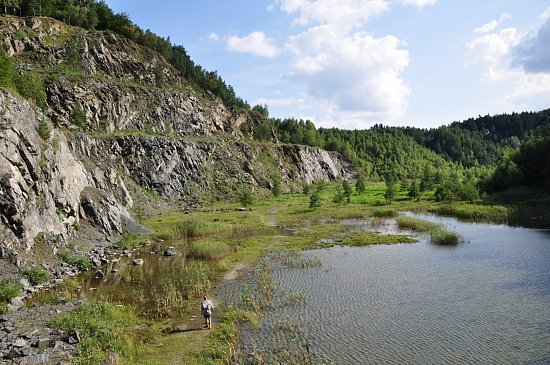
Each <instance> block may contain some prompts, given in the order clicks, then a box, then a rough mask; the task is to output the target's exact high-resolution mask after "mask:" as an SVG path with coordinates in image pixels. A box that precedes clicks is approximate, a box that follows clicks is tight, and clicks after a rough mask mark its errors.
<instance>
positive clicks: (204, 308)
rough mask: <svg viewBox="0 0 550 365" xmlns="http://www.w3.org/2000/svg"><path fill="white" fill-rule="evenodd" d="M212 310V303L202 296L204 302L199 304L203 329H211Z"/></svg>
mask: <svg viewBox="0 0 550 365" xmlns="http://www.w3.org/2000/svg"><path fill="white" fill-rule="evenodd" d="M213 310H214V304H212V301H211V300H210V299H208V298H207V297H206V295H205V296H204V300H203V302H202V304H201V313H202V315H203V316H204V327H205V328H208V329H212V311H213Z"/></svg>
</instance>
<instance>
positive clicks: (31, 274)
mask: <svg viewBox="0 0 550 365" xmlns="http://www.w3.org/2000/svg"><path fill="white" fill-rule="evenodd" d="M23 275H24V276H25V277H26V278H27V279H28V280H29V282H30V283H31V284H32V285H38V284H42V283H44V282H46V281H48V280H50V274H49V273H48V272H47V271H46V270H44V269H43V268H41V267H33V268H30V269H28V270H25V272H23Z"/></svg>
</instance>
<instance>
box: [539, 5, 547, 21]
mask: <svg viewBox="0 0 550 365" xmlns="http://www.w3.org/2000/svg"><path fill="white" fill-rule="evenodd" d="M539 19H542V20H545V21H546V20H548V19H550V6H549V7H547V8H546V10H544V11H543V12H542V14H541V15H539Z"/></svg>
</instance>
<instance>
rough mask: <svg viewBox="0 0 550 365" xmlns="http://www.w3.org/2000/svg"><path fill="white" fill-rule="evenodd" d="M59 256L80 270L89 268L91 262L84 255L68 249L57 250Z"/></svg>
mask: <svg viewBox="0 0 550 365" xmlns="http://www.w3.org/2000/svg"><path fill="white" fill-rule="evenodd" d="M59 258H60V259H61V260H63V261H64V262H66V263H68V264H69V265H71V266H74V267H77V268H79V269H81V270H89V269H90V268H91V267H92V263H91V262H90V260H89V259H88V258H87V257H86V256H83V255H76V254H74V253H72V252H70V251H68V250H63V251H61V252H59Z"/></svg>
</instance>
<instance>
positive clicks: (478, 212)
mask: <svg viewBox="0 0 550 365" xmlns="http://www.w3.org/2000/svg"><path fill="white" fill-rule="evenodd" d="M429 211H430V212H433V213H436V214H441V215H450V216H454V217H457V218H462V219H469V220H473V221H488V222H496V223H504V222H506V221H507V220H508V218H509V216H510V214H511V213H512V212H511V210H510V209H509V208H506V207H503V206H500V205H478V204H445V205H439V206H436V207H433V208H431V209H430V210H429Z"/></svg>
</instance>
